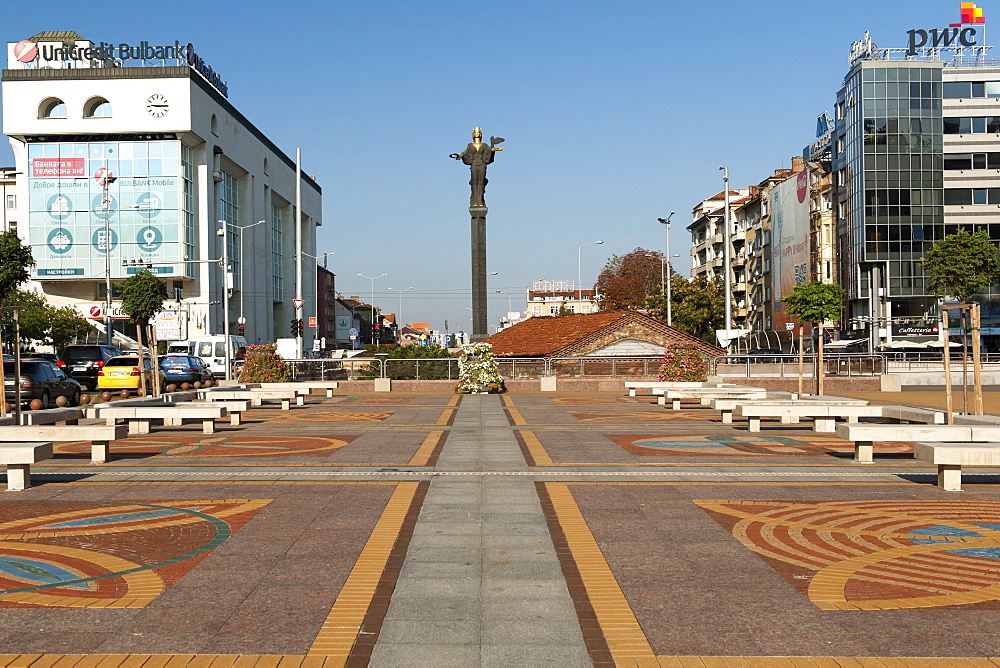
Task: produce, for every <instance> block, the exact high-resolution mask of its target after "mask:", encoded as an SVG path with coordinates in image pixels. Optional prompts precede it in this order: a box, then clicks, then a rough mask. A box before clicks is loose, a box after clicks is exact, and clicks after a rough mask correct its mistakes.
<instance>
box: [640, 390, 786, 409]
mask: <svg viewBox="0 0 1000 668" xmlns="http://www.w3.org/2000/svg"><path fill="white" fill-rule="evenodd" d="M653 394H654V395H659V396H657V399H656V403H657V405H659V406H666V405H667V399H669V400H670V408H672V409H673V410H675V411H676V410H680V407H681V400H682V399H698V400H699V401H701V402H702V403H705V405H708V404H707V403H706V402H711V400H712V399H763V398H764V397H765V396H766V395H767V390H764V389H763V388H759V387H742V386H738V385H734V386H732V387H720V388H716V387H711V388H710V387H704V388H697V387H692V388H688V389H676V390H671V389H658V388H654V389H653Z"/></svg>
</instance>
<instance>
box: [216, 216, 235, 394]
mask: <svg viewBox="0 0 1000 668" xmlns="http://www.w3.org/2000/svg"><path fill="white" fill-rule="evenodd" d="M219 225H221V226H222V227H220V228H219V231H218V233H217V234H218V235H219V237H220V238H221V239H222V335H223V336H224V337H225V339H226V380H232V378H233V369H232V365H231V363H230V360H232V357H233V353H232V345H231V342H230V340H229V239H228V238H227V237H226V233H227V230H226V226H227V223H226V221H224V220H220V221H219Z"/></svg>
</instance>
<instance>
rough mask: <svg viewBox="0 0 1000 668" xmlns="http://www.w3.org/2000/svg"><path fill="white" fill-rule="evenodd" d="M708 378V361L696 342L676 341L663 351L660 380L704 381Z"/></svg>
mask: <svg viewBox="0 0 1000 668" xmlns="http://www.w3.org/2000/svg"><path fill="white" fill-rule="evenodd" d="M707 379H708V363H707V362H706V361H705V357H704V355H703V354H702V352H701V351H700V350H699V349H698V346H697V344H694V343H674V344H671V345H669V346H667V349H666V350H665V351H663V363H662V364H660V375H659V376H658V380H659V381H660V382H670V381H693V382H704V381H705V380H707Z"/></svg>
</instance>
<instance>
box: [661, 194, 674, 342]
mask: <svg viewBox="0 0 1000 668" xmlns="http://www.w3.org/2000/svg"><path fill="white" fill-rule="evenodd" d="M675 213H676V211H671V212H670V215H669V216H667V217H666V218H657V220H658V221H660V222H661V223H663V227H664V229H665V230H666V233H665V236H666V239H665V243H664V247H665V250H666V251H667V255H666V260H665V263H666V265H665V267H664V265H660V294H661V295H662V294H663V293H664V292H666V297H667V326H673V324H674V317H673V316H674V312H673V304H672V303H671V302H672V301H673V300H672V299H671V298H670V297H671V295H670V288H671V287H672V286H671V283H673V281H672V280H670V279H671V274H672V272H671V270H670V219H671V218H673V217H674V214H675ZM664 274H666V280H665V281H664ZM664 283H666V286H665V287H666V289H665V290H664Z"/></svg>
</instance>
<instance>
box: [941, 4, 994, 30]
mask: <svg viewBox="0 0 1000 668" xmlns="http://www.w3.org/2000/svg"><path fill="white" fill-rule="evenodd" d="M971 23H986V17H985V16H983V10H982V8H981V7H976V3H974V2H963V3H962V22H961V23H951V24H949V25H948V27H949V28H959V27H961V26H964V25H966V24H971Z"/></svg>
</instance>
